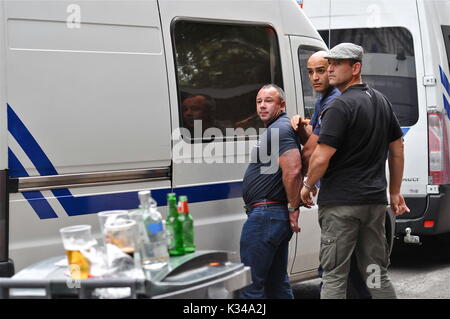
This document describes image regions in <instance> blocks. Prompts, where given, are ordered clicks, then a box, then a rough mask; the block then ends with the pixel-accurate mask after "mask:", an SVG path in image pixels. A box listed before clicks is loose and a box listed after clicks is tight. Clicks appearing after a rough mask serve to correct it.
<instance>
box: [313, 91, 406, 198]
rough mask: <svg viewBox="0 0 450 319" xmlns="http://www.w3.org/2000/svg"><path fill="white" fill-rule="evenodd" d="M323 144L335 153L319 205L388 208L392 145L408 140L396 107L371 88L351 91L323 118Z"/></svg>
mask: <svg viewBox="0 0 450 319" xmlns="http://www.w3.org/2000/svg"><path fill="white" fill-rule="evenodd" d="M321 126H322V127H321V130H320V135H319V140H318V143H324V144H327V145H329V146H331V147H333V148H335V149H336V153H335V154H334V155H333V156H332V157H331V159H330V163H329V167H328V170H327V172H326V173H325V175H324V177H323V178H322V179H321V181H320V182H321V188H320V191H319V198H318V203H319V205H366V204H387V196H386V187H387V182H386V173H385V172H386V171H385V170H386V159H387V152H388V149H389V143H391V142H393V141H395V140H397V139H399V138H400V137H402V136H403V132H402V130H401V128H400V125H399V123H398V120H397V117H396V116H395V114H394V113H393V111H392V105H391V103H390V102H389V101H388V100H387V99H386V97H385V96H384V95H383V94H381V93H380V92H378V91H376V90H374V89H372V88H369V87H368V86H367V85H366V84H358V85H353V86H351V87H349V88H348V89H347V90H345V91H344V92H343V93H342V95H341V96H339V97H336V98H335V99H334V100H333V101H332V102H330V104H329V106H328V108H326V110H325V111H324V112H323V113H322V117H321Z"/></svg>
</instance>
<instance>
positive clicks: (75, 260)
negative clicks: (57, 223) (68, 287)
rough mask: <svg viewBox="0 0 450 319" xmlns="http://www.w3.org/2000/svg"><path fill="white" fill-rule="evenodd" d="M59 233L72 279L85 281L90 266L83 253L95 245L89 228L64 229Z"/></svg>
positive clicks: (83, 226)
mask: <svg viewBox="0 0 450 319" xmlns="http://www.w3.org/2000/svg"><path fill="white" fill-rule="evenodd" d="M59 232H60V233H61V237H62V241H63V246H64V250H65V252H66V255H67V261H68V264H69V270H70V275H71V277H72V279H76V280H78V279H87V278H88V277H89V274H90V266H91V265H90V262H89V260H88V259H87V258H86V256H85V255H86V254H85V253H84V252H86V251H88V250H89V249H90V248H91V247H92V246H93V245H95V243H96V241H95V239H94V238H93V237H92V233H91V226H90V225H77V226H70V227H64V228H61V229H60V230H59Z"/></svg>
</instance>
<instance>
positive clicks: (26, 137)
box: [8, 104, 242, 219]
mask: <svg viewBox="0 0 450 319" xmlns="http://www.w3.org/2000/svg"><path fill="white" fill-rule="evenodd" d="M8 129H9V131H10V133H11V134H12V135H13V136H14V138H15V139H16V140H17V142H18V143H19V145H20V146H21V147H22V149H23V150H24V152H25V154H26V155H27V156H28V157H29V158H30V160H31V162H32V163H33V165H34V166H35V167H36V169H37V170H38V172H39V174H40V175H44V176H45V175H58V172H57V171H56V169H55V167H54V166H53V164H52V163H51V161H50V159H49V158H48V157H47V155H46V154H45V152H44V151H43V150H42V148H41V147H40V145H39V144H38V142H37V141H36V139H35V138H34V137H33V136H32V135H31V133H30V131H29V130H28V129H27V128H26V126H25V124H24V123H23V122H22V121H21V120H20V118H19V117H18V116H17V114H16V113H15V112H14V110H13V109H12V107H11V106H10V105H9V104H8ZM8 154H9V158H8V164H9V168H10V175H11V177H27V176H29V175H28V173H27V172H26V170H25V168H24V167H23V166H22V164H21V163H20V161H19V159H18V158H17V157H16V156H15V155H14V154H13V153H12V151H11V150H9V152H8ZM171 191H172V189H171V188H166V189H159V190H154V191H152V196H153V198H154V199H155V200H156V201H157V202H158V204H159V205H160V206H165V205H166V195H167V193H169V192H171ZM173 191H174V192H176V193H178V194H182V195H187V196H188V199H189V202H190V203H196V202H207V201H215V200H223V199H229V198H238V197H241V196H242V182H232V183H219V184H207V185H197V186H189V187H179V188H175V189H174V190H173ZM52 193H53V195H54V196H55V197H56V198H57V199H58V201H59V202H60V203H61V205H62V206H63V208H64V210H65V211H66V213H67V215H69V216H78V215H85V214H94V213H98V212H99V211H103V210H111V209H133V208H137V207H138V205H139V200H138V196H137V192H125V193H114V194H102V195H92V196H73V195H72V193H71V192H70V190H69V189H67V188H64V189H55V190H52ZM22 194H23V196H24V197H25V198H26V199H27V200H28V202H29V203H30V205H31V206H32V207H33V209H34V210H35V211H36V213H37V214H38V216H39V217H40V218H41V219H45V218H57V217H58V216H57V215H56V213H55V211H54V210H53V209H52V207H51V206H50V205H49V203H48V202H47V200H46V199H45V198H44V197H43V196H42V194H41V193H40V192H24V193H22Z"/></svg>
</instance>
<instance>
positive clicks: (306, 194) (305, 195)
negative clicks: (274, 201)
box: [300, 187, 317, 207]
mask: <svg viewBox="0 0 450 319" xmlns="http://www.w3.org/2000/svg"><path fill="white" fill-rule="evenodd" d="M316 194H317V188H316V187H314V188H313V189H312V190H310V189H309V188H307V187H303V188H302V191H301V193H300V198H301V200H302V202H303V204H304V205H305V206H309V207H311V206H313V205H314V202H313V200H312V198H313V196H316Z"/></svg>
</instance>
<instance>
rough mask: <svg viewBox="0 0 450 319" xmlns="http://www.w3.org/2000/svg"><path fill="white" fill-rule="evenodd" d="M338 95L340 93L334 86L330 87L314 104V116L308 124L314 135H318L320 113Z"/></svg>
mask: <svg viewBox="0 0 450 319" xmlns="http://www.w3.org/2000/svg"><path fill="white" fill-rule="evenodd" d="M339 95H341V92H339V90H338V89H336V88H335V87H334V86H330V87H329V88H328V91H327V92H326V93H325V94H324V95H322V96H320V97H319V98H318V99H317V101H316V104H315V105H314V114H313V116H312V117H311V121H310V122H309V125H311V126H312V127H313V133H314V134H316V135H319V134H320V118H319V117H320V114H322V111H323V110H324V109H325V108H326V107H327V105H328V104H329V103H330V102H331V101H333V100H334V98H335V97H337V96H339Z"/></svg>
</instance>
